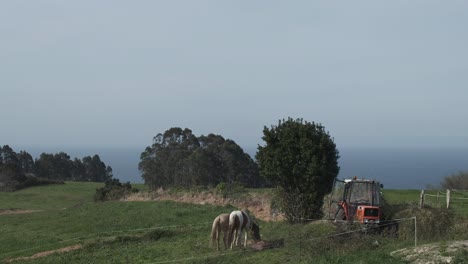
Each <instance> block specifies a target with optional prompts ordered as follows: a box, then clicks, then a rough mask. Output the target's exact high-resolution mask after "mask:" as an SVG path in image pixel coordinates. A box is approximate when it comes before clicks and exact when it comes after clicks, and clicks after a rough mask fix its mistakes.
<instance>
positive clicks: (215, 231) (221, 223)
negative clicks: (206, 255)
mask: <svg viewBox="0 0 468 264" xmlns="http://www.w3.org/2000/svg"><path fill="white" fill-rule="evenodd" d="M228 229H229V214H220V215H218V216H217V217H216V218H215V219H214V221H213V226H212V227H211V236H210V238H211V246H213V243H214V241H215V240H216V245H217V248H218V251H219V233H220V232H221V231H223V242H224V249H227V248H228V246H227V242H228V241H227V238H228V237H227V235H226V233H227V232H228Z"/></svg>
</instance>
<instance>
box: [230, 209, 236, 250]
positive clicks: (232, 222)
mask: <svg viewBox="0 0 468 264" xmlns="http://www.w3.org/2000/svg"><path fill="white" fill-rule="evenodd" d="M236 219H237V215H234V214H231V215H230V216H229V229H228V247H229V246H230V247H232V243H233V235H234V226H235V223H236Z"/></svg>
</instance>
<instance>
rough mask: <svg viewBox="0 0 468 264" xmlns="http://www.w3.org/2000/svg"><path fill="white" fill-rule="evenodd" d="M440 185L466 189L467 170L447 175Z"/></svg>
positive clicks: (467, 185) (467, 180)
mask: <svg viewBox="0 0 468 264" xmlns="http://www.w3.org/2000/svg"><path fill="white" fill-rule="evenodd" d="M440 185H441V186H442V188H444V189H456V190H468V172H460V173H458V174H454V175H452V176H447V177H445V178H444V180H443V181H442V183H441V184H440Z"/></svg>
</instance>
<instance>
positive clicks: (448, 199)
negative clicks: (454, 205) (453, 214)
mask: <svg viewBox="0 0 468 264" xmlns="http://www.w3.org/2000/svg"><path fill="white" fill-rule="evenodd" d="M449 206H450V190H449V189H447V209H449Z"/></svg>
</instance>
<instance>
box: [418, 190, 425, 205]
mask: <svg viewBox="0 0 468 264" xmlns="http://www.w3.org/2000/svg"><path fill="white" fill-rule="evenodd" d="M423 207H424V190H421V195H420V196H419V209H422V208H423Z"/></svg>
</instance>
